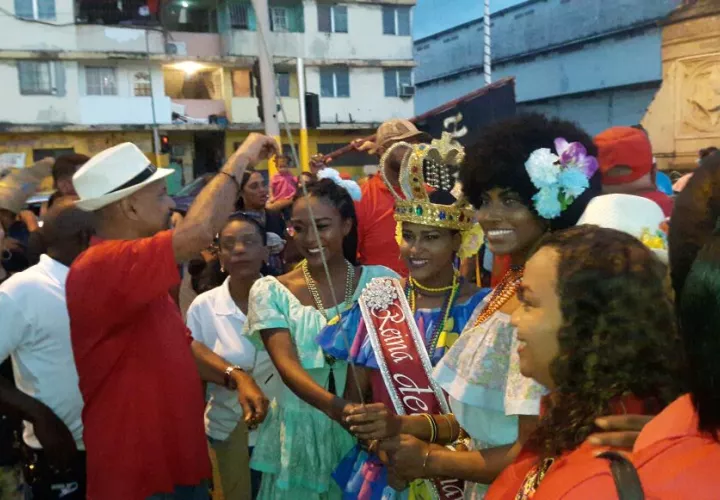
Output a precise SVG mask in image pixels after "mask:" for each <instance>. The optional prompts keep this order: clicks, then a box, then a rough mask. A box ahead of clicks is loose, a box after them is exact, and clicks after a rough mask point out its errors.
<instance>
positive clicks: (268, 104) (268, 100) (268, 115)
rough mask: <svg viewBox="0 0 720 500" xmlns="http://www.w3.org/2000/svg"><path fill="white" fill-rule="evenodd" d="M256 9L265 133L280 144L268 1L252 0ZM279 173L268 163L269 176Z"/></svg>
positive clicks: (274, 166)
mask: <svg viewBox="0 0 720 500" xmlns="http://www.w3.org/2000/svg"><path fill="white" fill-rule="evenodd" d="M252 5H253V9H255V18H256V20H257V31H258V35H257V36H258V50H259V52H258V62H259V66H260V75H256V76H259V77H260V87H261V88H262V102H261V103H260V105H261V106H262V108H263V114H264V115H265V116H264V121H265V133H266V134H267V135H269V136H270V137H274V138H275V140H276V141H277V143H278V144H281V142H280V124H279V123H278V117H277V102H276V97H275V70H274V68H273V55H272V52H271V50H270V43H269V38H270V14H269V10H268V3H267V0H252ZM276 172H277V167H276V165H275V160H273V159H271V160H270V161H269V162H268V174H269V175H270V177H271V178H272V176H273V175H275V173H276Z"/></svg>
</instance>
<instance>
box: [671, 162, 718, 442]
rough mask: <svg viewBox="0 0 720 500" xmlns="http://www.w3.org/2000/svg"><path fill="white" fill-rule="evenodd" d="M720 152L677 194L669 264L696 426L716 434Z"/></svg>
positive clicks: (700, 168) (701, 163) (704, 163)
mask: <svg viewBox="0 0 720 500" xmlns="http://www.w3.org/2000/svg"><path fill="white" fill-rule="evenodd" d="M718 222H720V153H718V152H716V153H713V154H711V155H709V156H707V157H705V158H704V159H703V160H702V161H701V162H700V166H699V167H698V168H697V169H696V170H695V173H694V174H693V176H692V178H691V179H690V181H689V182H688V184H687V186H685V189H683V190H682V192H681V193H680V194H679V195H678V196H677V198H676V201H675V210H674V212H673V217H672V220H671V221H670V234H669V237H668V240H669V246H670V252H669V254H670V266H671V275H672V281H673V288H674V289H675V299H676V303H677V308H678V321H679V323H680V335H681V337H682V340H683V347H684V352H685V356H686V357H687V360H688V369H687V380H688V384H689V386H690V387H689V389H690V395H691V396H692V402H693V405H694V407H695V410H696V411H697V413H698V421H699V425H698V428H699V429H700V431H702V432H706V433H708V434H710V435H711V436H713V437H715V438H716V439H719V438H720V435H719V434H718V432H719V431H720V385H719V384H720V365H718V362H717V352H718V350H720V335H719V334H718V328H719V327H720V232H719V231H718Z"/></svg>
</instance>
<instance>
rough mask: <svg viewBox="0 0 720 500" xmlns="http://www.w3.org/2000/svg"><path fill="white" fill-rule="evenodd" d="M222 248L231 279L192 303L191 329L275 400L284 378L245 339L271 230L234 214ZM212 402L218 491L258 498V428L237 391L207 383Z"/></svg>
mask: <svg viewBox="0 0 720 500" xmlns="http://www.w3.org/2000/svg"><path fill="white" fill-rule="evenodd" d="M217 250H218V257H219V259H220V264H221V266H222V269H223V272H224V273H227V274H228V277H227V279H225V281H224V282H223V284H222V285H221V286H219V287H217V288H214V289H212V290H210V291H208V292H205V293H203V294H201V295H199V296H198V297H197V298H196V299H195V301H193V303H192V304H191V305H190V308H189V309H188V312H187V324H188V327H189V328H190V331H191V333H192V336H193V339H195V340H196V341H198V342H200V343H202V344H204V345H205V346H207V347H209V348H210V349H212V350H213V351H214V352H215V353H216V354H218V355H220V356H221V357H223V358H224V359H225V360H226V361H227V362H228V363H229V364H231V365H232V367H231V368H229V369H228V370H231V369H238V370H245V371H247V372H249V373H251V374H252V375H253V378H254V379H255V382H256V383H257V384H258V386H259V387H260V389H262V391H263V392H264V393H265V395H266V397H267V398H268V399H269V400H271V401H272V399H273V395H274V394H276V393H277V391H278V389H279V388H281V387H282V382H281V380H280V377H279V376H278V375H277V373H276V372H275V368H274V366H273V364H272V362H271V361H270V358H269V357H268V355H267V353H265V352H258V351H256V350H255V348H254V347H253V346H252V344H251V343H250V342H249V340H247V337H244V336H243V335H242V331H243V329H244V328H245V324H246V320H247V318H246V316H245V314H246V312H247V302H248V295H249V293H250V288H251V287H252V285H253V283H255V281H256V280H257V279H258V278H259V277H260V276H261V270H262V268H263V264H264V262H265V261H266V260H267V258H268V255H269V251H268V247H267V232H266V231H265V229H264V228H263V227H262V226H260V224H259V223H258V222H257V221H256V220H254V219H253V218H251V217H248V216H246V215H244V214H242V213H237V214H234V215H233V216H231V217H230V219H229V221H228V223H227V224H226V225H225V227H224V228H223V229H222V231H221V232H220V234H219V236H218V241H217ZM194 353H195V356H196V357H197V356H201V355H202V354H201V353H200V352H198V351H195V350H194ZM229 375H230V374H229V373H228V379H229V378H230V377H229ZM207 401H208V403H207V407H206V410H205V432H206V434H207V436H208V441H209V443H210V455H211V457H212V459H213V480H214V481H213V482H214V485H215V486H214V488H213V490H214V492H216V493H220V488H219V486H221V487H222V497H224V498H225V499H226V500H247V499H250V498H253V497H254V496H255V495H254V493H255V492H256V491H257V488H259V484H260V474H259V473H256V474H257V476H258V477H252V479H251V473H250V466H249V461H250V454H251V453H252V446H253V444H254V437H255V436H254V435H255V431H254V430H253V429H254V427H255V424H254V423H253V422H246V421H245V420H244V419H243V411H242V408H241V407H240V404H239V402H238V399H237V394H236V391H233V390H231V389H229V388H227V387H222V386H218V385H215V384H208V387H207ZM249 429H250V432H249V433H248V430H249ZM251 484H252V492H251ZM214 496H215V498H219V496H216V495H214Z"/></svg>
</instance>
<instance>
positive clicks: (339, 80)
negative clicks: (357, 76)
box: [320, 68, 350, 97]
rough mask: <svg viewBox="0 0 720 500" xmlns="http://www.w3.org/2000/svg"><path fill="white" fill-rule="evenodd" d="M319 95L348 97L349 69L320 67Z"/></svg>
mask: <svg viewBox="0 0 720 500" xmlns="http://www.w3.org/2000/svg"><path fill="white" fill-rule="evenodd" d="M320 97H350V70H349V69H348V68H322V69H321V70H320Z"/></svg>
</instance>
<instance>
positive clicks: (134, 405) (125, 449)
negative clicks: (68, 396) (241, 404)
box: [67, 231, 211, 500]
mask: <svg viewBox="0 0 720 500" xmlns="http://www.w3.org/2000/svg"><path fill="white" fill-rule="evenodd" d="M179 281H180V276H179V273H178V269H177V266H176V263H175V256H174V252H173V248H172V232H171V231H165V232H161V233H158V234H157V235H155V236H153V237H151V238H145V239H139V240H131V241H120V240H107V241H103V240H94V241H93V242H92V245H91V247H90V248H89V249H88V250H87V251H86V252H85V253H83V254H82V255H80V256H79V257H78V258H77V259H76V261H75V262H74V263H73V265H72V267H71V269H70V274H69V276H68V279H67V304H68V311H69V313H70V325H71V340H72V346H73V352H74V356H75V362H76V364H77V369H78V374H79V376H80V391H81V392H82V395H83V399H84V401H85V408H84V410H83V424H84V427H85V430H84V436H83V437H84V441H85V446H86V449H87V458H88V460H87V463H88V466H87V481H88V490H87V492H88V498H89V499H91V500H115V499H117V500H135V499H145V498H146V497H148V496H150V495H153V494H156V493H164V492H168V493H169V492H172V491H173V489H174V487H175V486H177V485H196V484H199V483H200V482H201V481H202V480H204V479H206V478H209V477H210V476H211V471H210V463H209V459H208V454H207V443H206V440H205V432H204V425H203V410H204V398H203V393H202V384H201V381H200V377H199V375H198V371H197V367H196V365H195V362H194V359H193V356H192V353H191V350H190V346H189V335H188V331H187V328H186V327H185V324H184V323H183V320H182V317H181V315H180V311H179V310H178V308H177V306H176V305H175V304H174V303H173V301H172V300H171V298H170V296H169V295H168V289H169V288H170V287H172V286H174V285H177V284H178V283H179Z"/></svg>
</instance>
